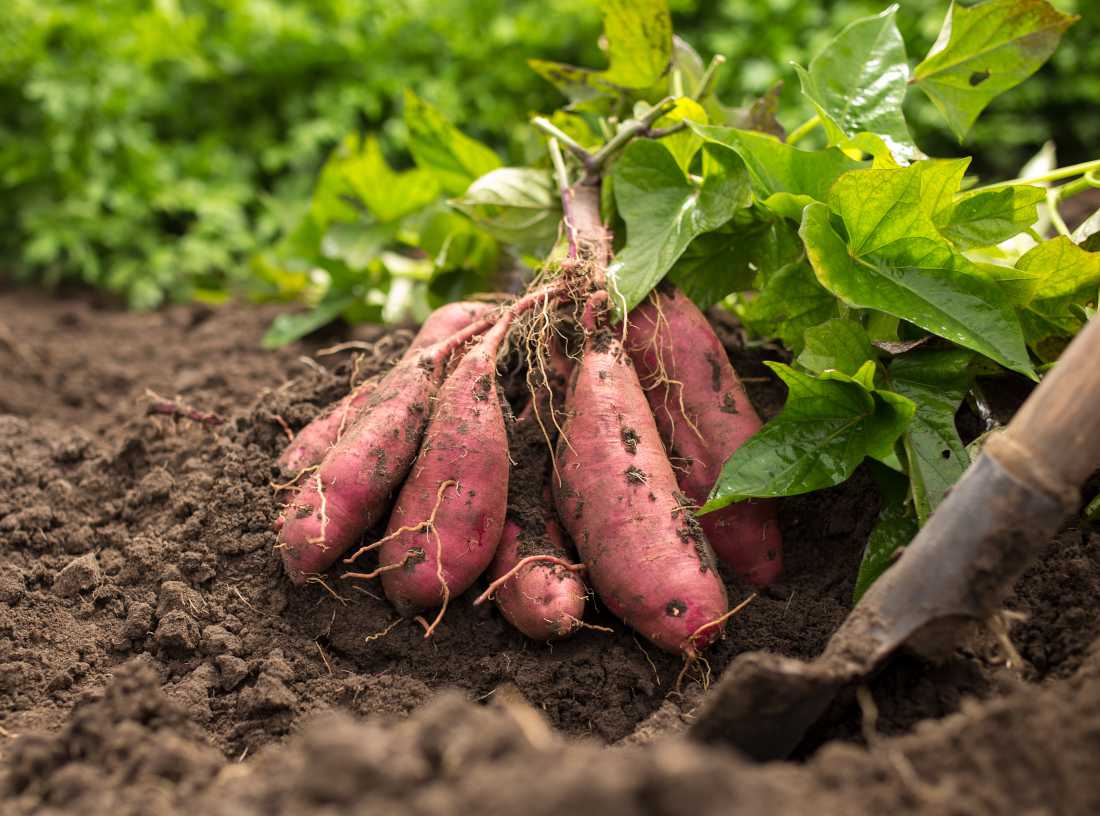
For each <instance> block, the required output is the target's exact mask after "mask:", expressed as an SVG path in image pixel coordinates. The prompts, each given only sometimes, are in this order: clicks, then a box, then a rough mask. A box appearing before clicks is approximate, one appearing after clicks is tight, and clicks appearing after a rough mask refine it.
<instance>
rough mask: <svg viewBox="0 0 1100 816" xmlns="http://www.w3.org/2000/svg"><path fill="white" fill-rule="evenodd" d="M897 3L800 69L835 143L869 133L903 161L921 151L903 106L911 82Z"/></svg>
mask: <svg viewBox="0 0 1100 816" xmlns="http://www.w3.org/2000/svg"><path fill="white" fill-rule="evenodd" d="M897 11H898V7H897V5H896V4H895V5H893V6H890V8H888V9H886V11H884V12H882V13H881V14H878V15H876V16H874V17H866V18H864V19H862V20H856V21H855V22H854V23H852V24H850V25H849V26H847V27H846V28H845V29H844V30H843V31H841V32H840V34H838V35H837V36H836V37H835V38H834V39H833V41H832V42H831V43H829V45H827V46H826V47H825V49H824V50H823V51H822V52H821V53H819V54H818V55H817V56H816V57H814V58H813V59H812V60H811V61H810V65H809V68H802V67H801V66H799V65H795V68H796V70H797V71H798V76H799V78H800V79H801V81H802V93H803V94H804V95H805V96H806V97H807V98H808V99H809V100H810V101H811V102H812V103H813V105H814V107H815V108H817V112H818V114H819V115H820V116H821V120H822V123H823V124H824V126H825V131H826V133H827V135H828V136H829V142H830V144H836V143H837V142H841V141H843V140H844V139H845V138H847V137H850V136H855V135H856V134H857V133H859V132H861V131H868V132H870V133H874V134H876V135H877V136H880V137H881V138H882V139H883V140H884V141H885V142H886V143H887V144H888V145H889V147H890V152H891V153H892V154H893V155H894V158H896V159H897V160H898V161H900V162H903V163H907V162H910V161H912V160H914V159H916V158H917V157H918V156H919V155H920V153H919V151H918V150H917V148H916V146H915V145H914V144H913V137H912V136H910V135H909V127H908V125H906V124H905V117H904V116H903V115H902V110H901V105H902V102H903V101H904V100H905V91H906V88H907V86H908V82H909V63H908V62H907V61H906V56H905V41H904V40H902V37H901V32H899V31H898V27H897V22H896V20H895V16H896V15H897Z"/></svg>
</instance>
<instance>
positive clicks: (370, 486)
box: [276, 320, 490, 584]
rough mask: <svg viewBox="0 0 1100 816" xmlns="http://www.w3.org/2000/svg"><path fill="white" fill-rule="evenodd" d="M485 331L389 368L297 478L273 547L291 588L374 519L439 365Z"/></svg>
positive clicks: (410, 445) (396, 479)
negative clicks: (311, 467) (352, 419)
mask: <svg viewBox="0 0 1100 816" xmlns="http://www.w3.org/2000/svg"><path fill="white" fill-rule="evenodd" d="M489 325H490V323H489V322H488V320H482V321H478V322H477V323H474V324H472V325H470V326H468V327H467V328H466V329H464V330H462V331H461V332H459V333H458V334H455V335H452V336H451V337H450V338H448V339H447V340H442V341H440V342H438V343H435V344H434V345H431V346H429V347H427V348H425V349H422V350H421V351H419V352H418V353H416V354H414V355H412V356H411V357H408V358H406V359H404V360H402V361H401V362H399V363H398V364H397V365H396V366H394V367H393V368H391V369H390V370H389V372H388V373H387V374H386V376H385V377H383V378H382V380H381V381H380V382H379V383H378V388H377V389H375V392H374V393H373V394H372V395H371V397H370V399H369V400H368V401H367V405H366V406H365V407H364V409H363V412H362V415H361V416H360V417H359V420H358V421H357V422H356V423H355V424H354V425H352V427H351V429H350V430H349V431H348V432H347V433H345V434H344V436H343V437H341V439H340V441H339V442H337V443H336V445H334V446H333V447H332V449H331V450H329V452H328V453H327V454H326V455H325V458H324V459H323V460H322V461H321V464H320V466H319V467H318V469H317V470H316V471H315V472H313V473H310V474H307V476H305V477H304V478H303V479H302V480H301V486H300V489H299V490H298V492H297V494H295V496H294V497H293V498H292V499H291V501H290V502H289V503H288V504H287V506H286V507H285V509H284V510H283V516H282V519H283V523H282V526H281V529H279V540H278V543H277V544H276V547H277V548H278V549H279V550H280V551H281V553H282V558H283V564H284V566H285V568H286V572H287V575H289V576H290V579H291V580H292V581H293V582H294V583H296V584H301V583H304V582H305V581H306V580H307V579H308V578H309V576H311V575H316V574H318V573H320V572H323V571H324V570H325V569H327V568H328V566H329V565H331V564H332V563H333V562H334V561H336V559H337V558H339V557H340V556H341V555H343V554H344V552H345V551H346V550H347V549H348V548H349V547H351V545H353V544H354V543H356V542H357V541H358V540H359V537H360V536H361V535H362V534H363V533H364V532H365V531H366V530H367V529H369V528H370V527H371V526H372V525H373V524H374V523H375V522H377V521H378V520H379V519H380V518H382V516H383V514H384V513H385V512H386V510H387V509H388V507H389V501H390V496H391V494H392V493H393V491H394V490H395V489H396V488H397V487H398V486H399V485H400V484H401V482H402V481H403V480H404V478H405V476H406V474H407V473H408V472H409V468H410V467H411V466H412V463H413V460H414V459H415V458H416V452H417V450H418V449H419V448H420V441H421V439H422V438H423V436H424V429H425V427H426V426H427V424H428V417H429V414H430V410H431V402H432V399H433V397H434V396H435V394H436V392H437V390H438V389H439V383H440V382H441V381H442V379H443V374H444V368H445V366H446V363H447V360H448V359H449V358H450V356H451V353H452V352H453V351H454V350H455V349H456V348H458V347H459V346H461V345H462V344H463V343H465V342H466V340H468V339H469V338H470V337H473V336H474V335H476V334H477V333H479V332H481V331H484V330H485V329H486V328H487V327H488V326H489Z"/></svg>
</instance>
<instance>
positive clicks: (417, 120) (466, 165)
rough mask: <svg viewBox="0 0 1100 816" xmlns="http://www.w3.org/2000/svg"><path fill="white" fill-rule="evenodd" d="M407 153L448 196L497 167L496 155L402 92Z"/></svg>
mask: <svg viewBox="0 0 1100 816" xmlns="http://www.w3.org/2000/svg"><path fill="white" fill-rule="evenodd" d="M405 126H406V127H407V128H408V129H409V152H410V153H412V155H413V158H414V159H415V160H416V163H417V165H418V166H419V167H420V168H422V169H423V170H427V171H429V172H431V173H432V174H433V175H434V176H435V177H436V179H437V180H438V181H439V185H440V187H442V188H443V192H444V193H446V194H447V195H451V196H457V195H462V194H463V193H464V192H466V188H467V187H469V186H470V183H471V182H473V181H474V180H475V179H478V178H481V177H482V176H484V175H485V174H486V173H488V172H489V171H490V170H495V169H496V168H498V167H500V159H498V158H497V154H496V153H494V152H493V151H492V150H490V149H489V148H487V147H486V146H485V145H483V144H482V143H481V142H479V141H477V140H476V139H471V138H470V137H469V136H467V135H465V134H464V133H462V132H461V131H460V130H459V129H458V128H456V127H455V126H454V125H452V124H451V123H450V122H448V121H447V120H446V118H445V117H444V116H443V114H442V113H440V112H439V111H438V110H437V109H436V108H435V107H433V106H432V105H429V104H428V103H427V102H425V101H424V100H423V99H421V98H420V97H418V96H417V95H416V94H414V93H413V92H412V91H410V90H406V91H405Z"/></svg>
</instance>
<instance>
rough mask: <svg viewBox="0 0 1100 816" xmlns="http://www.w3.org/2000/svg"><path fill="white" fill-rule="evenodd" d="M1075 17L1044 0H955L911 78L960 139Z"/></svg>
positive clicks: (1047, 50) (1043, 56)
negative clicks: (968, 1) (962, 0)
mask: <svg viewBox="0 0 1100 816" xmlns="http://www.w3.org/2000/svg"><path fill="white" fill-rule="evenodd" d="M1077 19H1078V18H1077V17H1074V16H1071V15H1067V14H1062V13H1060V12H1059V11H1057V10H1056V9H1055V8H1054V7H1053V6H1051V5H1050V3H1048V2H1046V0H989V2H985V3H979V4H978V5H974V6H964V5H960V4H958V3H955V2H953V3H952V4H951V8H950V10H949V11H948V12H947V18H946V19H945V20H944V23H943V28H942V30H941V31H940V36H939V38H938V39H937V40H936V42H935V44H934V45H933V46H932V50H931V51H929V52H928V56H926V57H925V58H924V60H923V61H922V62H921V63H920V64H919V65H918V66H917V67H916V69H915V70H914V72H913V80H914V82H915V83H916V84H917V85H918V86H920V88H921V90H923V91H924V92H925V93H926V94H927V95H928V97H929V98H930V99H931V100H932V101H933V102H934V103H935V105H936V107H937V108H939V109H940V112H941V113H942V114H943V116H944V118H945V119H946V120H947V123H948V125H950V126H951V130H953V131H954V132H955V135H956V136H957V137H958V139H959V141H960V142H961V141H962V140H963V139H964V138H965V137H966V134H967V132H968V131H969V130H970V127H971V125H973V124H974V121H975V120H976V119H977V118H978V116H979V114H981V112H982V111H983V110H984V109H985V107H986V105H988V104H989V103H990V102H991V101H992V100H993V98H994V97H996V96H997V95H999V94H1002V93H1004V92H1005V91H1007V90H1008V89H1010V88H1014V87H1015V86H1017V85H1019V84H1020V83H1021V82H1023V81H1024V80H1025V79H1027V78H1028V77H1029V76H1031V75H1032V74H1033V73H1035V72H1036V71H1037V70H1039V66H1041V65H1042V64H1043V63H1044V62H1046V61H1047V59H1048V58H1049V57H1050V55H1051V54H1052V53H1053V52H1054V49H1055V48H1056V47H1057V46H1058V41H1059V40H1060V39H1061V38H1062V33H1063V32H1064V31H1065V30H1066V29H1067V28H1069V27H1070V26H1071V25H1072V24H1073V23H1075V22H1076V21H1077Z"/></svg>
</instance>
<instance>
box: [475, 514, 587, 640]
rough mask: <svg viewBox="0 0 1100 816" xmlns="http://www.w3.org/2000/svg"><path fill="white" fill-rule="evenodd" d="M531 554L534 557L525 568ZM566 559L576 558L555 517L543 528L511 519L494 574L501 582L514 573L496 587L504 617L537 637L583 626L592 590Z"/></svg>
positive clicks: (566, 633)
mask: <svg viewBox="0 0 1100 816" xmlns="http://www.w3.org/2000/svg"><path fill="white" fill-rule="evenodd" d="M525 558H531V559H532V560H531V561H530V562H529V563H527V564H523V565H522V566H520V564H521V562H522V561H523V559H525ZM535 558H539V559H546V560H538V561H536V560H533V559H535ZM550 559H557V562H555V561H552V560H550ZM560 562H564V564H569V563H572V559H570V558H569V557H568V555H567V553H566V550H565V547H564V545H563V544H562V540H561V530H560V529H559V527H558V525H557V522H555V521H554V520H553V519H549V518H547V519H545V520H544V521H543V525H542V529H541V530H539V529H537V527H527V528H526V529H525V528H524V527H521V526H520V524H519V523H517V522H516V521H514V520H512V519H511V518H509V519H508V520H507V522H505V525H504V534H503V536H502V537H501V539H500V544H499V545H498V546H497V551H496V556H495V557H494V558H493V563H492V565H491V566H490V567H489V577H490V578H492V579H493V581H497V580H500V579H502V578H504V577H505V576H507V575H508V574H509V573H512V572H513V571H514V574H513V575H512V577H511V578H509V579H508V580H507V581H504V582H503V583H502V584H500V586H498V587H496V589H495V590H494V591H493V598H494V600H496V604H497V608H498V609H500V612H501V614H502V615H504V618H505V619H506V620H507V621H508V622H509V623H511V624H512V625H513V626H514V627H516V629H518V630H519V631H520V632H522V633H523V634H524V635H526V636H527V637H529V638H531V639H532V640H557V639H560V638H564V637H568V636H569V635H571V634H572V633H573V632H575V631H576V630H577V629H578V628H579V627H580V626H581V618H582V617H583V616H584V603H585V596H586V595H587V590H586V589H585V586H584V581H583V580H582V579H581V577H580V576H579V575H578V574H577V573H576V572H574V571H572V570H569V569H567V568H566V567H565V566H564V564H563V563H560ZM517 567H518V569H517Z"/></svg>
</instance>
